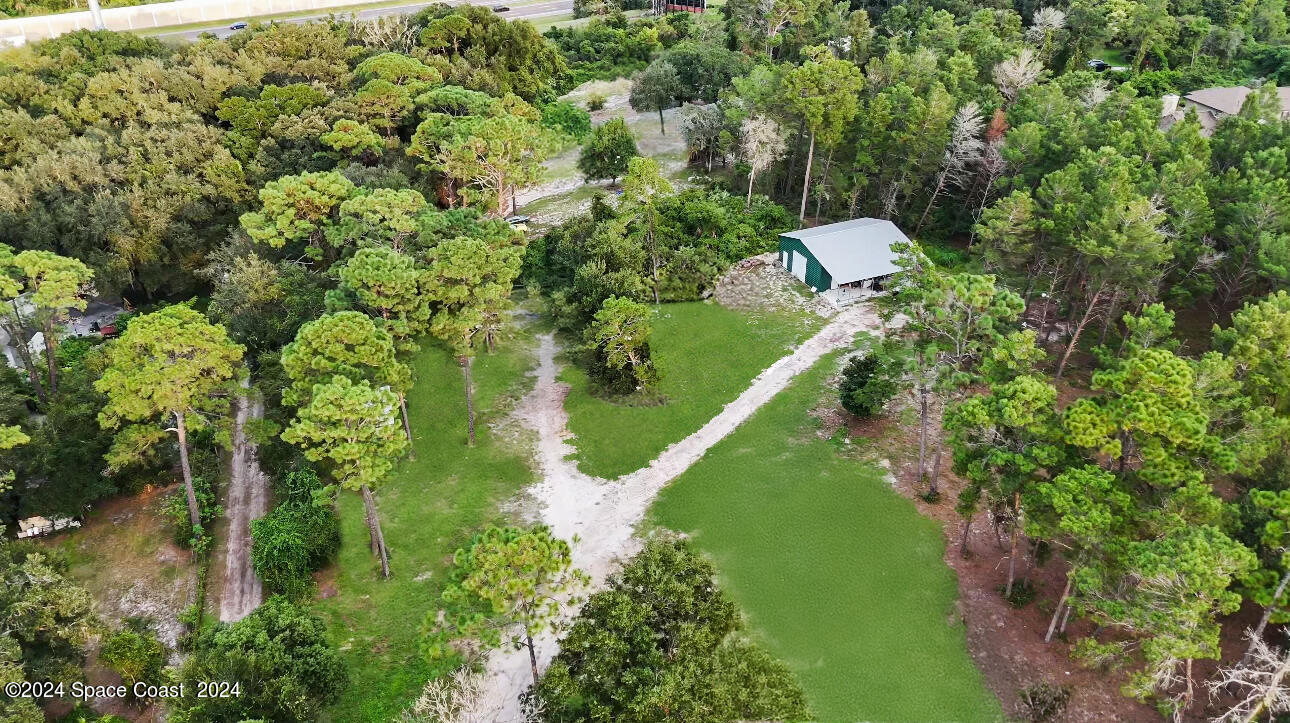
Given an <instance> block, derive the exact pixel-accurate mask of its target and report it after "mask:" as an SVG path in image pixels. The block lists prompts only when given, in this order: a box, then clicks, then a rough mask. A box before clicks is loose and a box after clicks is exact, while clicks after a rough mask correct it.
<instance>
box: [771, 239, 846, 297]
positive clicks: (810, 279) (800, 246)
mask: <svg viewBox="0 0 1290 723" xmlns="http://www.w3.org/2000/svg"><path fill="white" fill-rule="evenodd" d="M790 249H791V250H793V251H796V252H797V254H800V255H801V256H804V257H806V285H807V286H810V287H812V288H814V289H818V290H819V291H825V290H826V289H830V288H832V287H833V277H832V276H829V272H827V271H825V270H824V267H823V266H821V265H820V262H819V261H818V260H817V259H816V258H815V256H814V255H813V254H812V253H811V252H810V251H809V250H808V249H807V248H806V244H804V243H802V242H801V241H799V240H797V239H795V238H789V237H788V236H780V237H779V250H780V252H782V253H786V252H788V251H789V250H790ZM789 270H790V271H793V269H789Z"/></svg>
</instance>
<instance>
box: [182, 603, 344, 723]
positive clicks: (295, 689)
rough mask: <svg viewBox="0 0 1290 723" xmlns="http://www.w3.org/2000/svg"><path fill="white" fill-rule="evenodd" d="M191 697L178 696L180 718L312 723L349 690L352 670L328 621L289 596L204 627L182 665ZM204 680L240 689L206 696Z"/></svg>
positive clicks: (189, 722) (192, 722)
mask: <svg viewBox="0 0 1290 723" xmlns="http://www.w3.org/2000/svg"><path fill="white" fill-rule="evenodd" d="M178 678H179V681H180V682H181V683H184V684H185V685H184V692H185V694H186V695H185V697H184V698H180V699H178V700H175V701H173V705H172V709H171V720H174V721H176V722H177V723H203V722H204V721H242V720H246V719H251V718H263V719H265V720H273V721H289V722H291V723H305V722H306V721H313V720H317V718H318V716H319V715H320V714H321V713H322V711H323V709H324V707H325V706H326V705H327V704H328V703H331V702H333V701H335V700H336V698H337V697H338V696H339V695H340V694H341V692H342V691H343V689H344V687H345V685H346V683H347V678H348V676H347V675H346V673H345V668H344V666H342V665H341V662H340V658H339V656H337V654H336V651H335V650H333V649H332V648H331V647H330V646H329V645H328V642H327V635H326V631H325V630H324V629H323V625H322V622H321V621H319V620H318V618H317V617H315V616H314V615H313V614H312V613H311V612H309V610H308V609H307V608H303V607H297V606H295V605H292V604H291V603H289V602H287V601H286V600H285V599H283V598H281V597H274V598H270V599H269V600H267V601H266V602H265V603H264V604H263V605H261V606H260V607H259V608H258V609H256V610H255V612H253V613H251V614H250V615H249V616H247V617H246V618H243V619H242V620H239V621H238V622H235V623H231V624H226V623H217V624H215V625H213V626H211V627H209V628H206V629H205V630H203V631H202V632H201V633H200V635H199V637H198V640H197V645H196V649H195V652H194V653H193V654H192V655H191V656H189V658H188V659H187V660H186V661H185V663H184V665H183V666H182V667H181V668H180V669H179V673H178ZM197 681H229V682H237V683H238V684H239V685H240V695H238V696H235V697H234V696H230V697H225V698H220V697H215V698H198V697H197V685H196V683H197Z"/></svg>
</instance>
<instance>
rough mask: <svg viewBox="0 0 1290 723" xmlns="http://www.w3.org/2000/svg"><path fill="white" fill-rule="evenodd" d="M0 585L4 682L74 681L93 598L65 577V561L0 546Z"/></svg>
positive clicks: (25, 547)
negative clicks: (1, 594)
mask: <svg viewBox="0 0 1290 723" xmlns="http://www.w3.org/2000/svg"><path fill="white" fill-rule="evenodd" d="M0 582H2V583H3V586H4V590H5V595H4V598H3V600H0V620H2V621H3V624H4V630H5V633H4V635H2V636H0V661H3V666H0V667H2V669H3V670H4V675H5V678H6V681H7V680H10V679H12V680H23V679H26V680H28V681H33V682H34V681H55V682H63V683H70V682H72V681H74V680H80V679H81V675H82V673H81V665H82V663H83V662H84V656H85V645H86V643H87V642H88V641H89V637H90V635H91V634H92V633H93V632H94V630H95V628H96V621H95V618H94V613H93V599H92V598H91V597H90V594H89V593H88V592H86V591H85V590H84V589H82V588H80V587H78V586H77V585H75V584H73V583H72V582H71V581H70V580H69V579H68V578H67V565H66V562H65V561H63V560H62V559H60V558H58V557H55V556H51V555H49V554H47V552H45V551H43V550H41V549H39V548H35V547H32V546H30V545H29V544H25V543H15V542H3V543H0ZM16 707H17V709H23V710H29V709H28V708H27V707H26V706H21V705H18V706H16ZM18 720H21V721H30V720H33V718H31V717H30V716H28V717H25V718H23V717H19V718H18Z"/></svg>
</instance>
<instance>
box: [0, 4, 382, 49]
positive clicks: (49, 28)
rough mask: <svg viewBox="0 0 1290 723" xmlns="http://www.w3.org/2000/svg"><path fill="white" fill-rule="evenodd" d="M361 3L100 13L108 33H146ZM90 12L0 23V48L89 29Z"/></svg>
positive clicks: (139, 8)
mask: <svg viewBox="0 0 1290 723" xmlns="http://www.w3.org/2000/svg"><path fill="white" fill-rule="evenodd" d="M358 2H361V0H176V1H175V2H165V3H152V4H150V5H134V6H132V7H124V8H105V9H103V11H102V13H103V24H104V26H105V27H107V29H108V30H148V29H152V28H164V27H166V26H169V25H188V24H190V23H202V22H208V21H209V22H219V21H221V20H233V19H237V20H243V19H249V18H253V17H257V16H260V15H272V14H274V13H289V12H295V11H298V10H321V9H326V8H334V7H341V6H345V5H354V4H356V3H358ZM93 27H94V21H93V19H92V18H91V17H90V11H88V10H83V11H80V12H71V13H58V14H56V15H35V16H32V17H26V18H5V19H4V20H0V45H24V44H26V43H31V42H35V41H37V40H43V39H45V38H53V37H56V36H59V35H62V34H63V33H70V32H73V31H76V30H81V29H91V28H93Z"/></svg>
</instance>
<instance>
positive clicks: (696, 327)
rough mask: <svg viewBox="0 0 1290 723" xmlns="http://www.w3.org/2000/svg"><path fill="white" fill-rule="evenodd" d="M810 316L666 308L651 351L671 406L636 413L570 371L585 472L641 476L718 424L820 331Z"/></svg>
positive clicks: (571, 408) (573, 420)
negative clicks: (761, 377) (761, 378)
mask: <svg viewBox="0 0 1290 723" xmlns="http://www.w3.org/2000/svg"><path fill="white" fill-rule="evenodd" d="M822 323H823V321H822V320H821V319H820V318H819V317H816V316H814V315H807V314H791V315H790V314H747V313H743V312H738V311H731V310H730V309H727V308H725V307H723V306H720V305H719V304H715V303H713V304H710V303H704V302H688V303H680V304H663V305H661V306H659V307H657V312H656V315H655V317H654V337H653V341H652V342H651V350H652V352H653V354H654V359H655V362H656V363H657V364H658V367H659V370H660V372H661V373H662V381H661V382H660V383H659V388H658V391H659V392H660V393H661V394H662V395H663V396H664V397H665V398H666V399H667V402H666V403H665V404H660V405H654V406H629V405H626V404H618V403H614V402H610V401H607V400H605V399H602V398H600V397H597V396H594V395H593V394H592V390H591V386H590V383H589V380H588V378H587V375H586V372H584V371H583V370H582V369H581V368H580V367H578V366H577V365H574V364H566V365H565V366H564V370H563V372H562V373H561V375H560V379H561V380H562V381H564V382H566V383H568V384H569V385H570V387H572V388H571V390H570V392H569V396H568V398H567V399H566V400H565V403H564V406H565V410H566V411H568V413H569V429H570V430H571V431H572V432H573V433H574V436H575V438H574V440H573V444H574V446H575V447H577V449H578V452H577V455H576V459H577V460H578V467H579V469H581V470H582V471H583V472H586V473H587V474H591V475H595V476H599V477H607V478H611V479H612V478H615V477H619V476H621V475H624V474H627V473H628V472H632V471H634V470H636V469H639V468H641V467H643V466H645V465H646V464H648V463H649V461H650V460H652V459H654V458H655V457H657V456H658V454H659V452H662V451H663V450H664V449H666V448H667V446H668V445H669V444H672V443H673V442H677V441H680V440H682V439H684V438H685V437H686V436H687V435H689V434H691V433H693V432H695V431H697V430H698V429H699V428H700V427H702V426H703V425H704V424H705V423H706V422H707V421H708V420H709V419H712V418H713V417H714V416H716V415H717V413H718V412H720V411H721V408H722V407H724V406H725V405H726V404H728V403H729V402H731V401H733V400H734V399H735V397H737V396H739V393H740V392H742V391H743V390H744V389H745V388H747V386H748V383H749V382H751V381H752V379H753V378H754V377H756V376H757V375H758V374H760V373H761V371H762V370H763V369H765V368H766V367H768V366H770V365H771V363H772V362H774V361H775V360H776V359H779V358H780V357H782V356H784V355H785V354H787V353H788V351H789V350H788V347H789V345H791V344H795V343H797V342H800V341H801V340H803V339H805V338H807V337H809V336H810V335H811V334H812V333H814V332H815V331H816V330H817V329H819V328H820V326H821V325H822Z"/></svg>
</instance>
